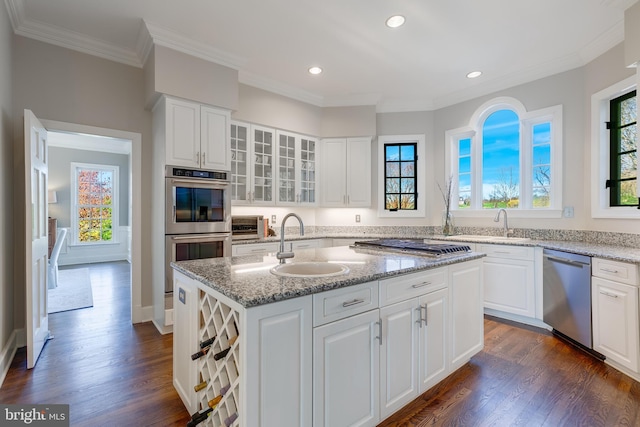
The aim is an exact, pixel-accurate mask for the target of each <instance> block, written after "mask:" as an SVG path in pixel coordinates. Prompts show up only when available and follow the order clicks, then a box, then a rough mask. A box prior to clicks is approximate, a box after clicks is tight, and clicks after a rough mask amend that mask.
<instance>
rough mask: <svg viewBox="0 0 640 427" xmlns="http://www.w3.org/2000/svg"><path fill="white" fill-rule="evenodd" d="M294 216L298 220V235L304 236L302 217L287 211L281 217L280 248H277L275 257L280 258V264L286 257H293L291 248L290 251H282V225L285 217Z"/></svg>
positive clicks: (284, 222)
mask: <svg viewBox="0 0 640 427" xmlns="http://www.w3.org/2000/svg"><path fill="white" fill-rule="evenodd" d="M291 216H293V217H295V218H296V219H297V220H298V222H299V223H300V235H301V236H304V224H303V223H302V218H300V217H299V216H298V215H297V214H295V213H293V212H292V213H288V214H286V215H285V217H284V218H282V225H281V226H280V249H279V250H278V253H277V254H276V258H278V259H279V260H280V264H284V263H285V259H287V258H293V256H294V253H293V250H292V251H291V252H285V251H284V226H285V224H286V222H287V219H289V217H291Z"/></svg>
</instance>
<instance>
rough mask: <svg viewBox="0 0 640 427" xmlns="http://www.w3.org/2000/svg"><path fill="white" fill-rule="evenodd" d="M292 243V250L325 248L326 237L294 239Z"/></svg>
mask: <svg viewBox="0 0 640 427" xmlns="http://www.w3.org/2000/svg"><path fill="white" fill-rule="evenodd" d="M285 243H287V242H285ZM290 243H291V250H293V251H295V250H297V249H314V248H324V239H308V240H294V241H292V242H290Z"/></svg>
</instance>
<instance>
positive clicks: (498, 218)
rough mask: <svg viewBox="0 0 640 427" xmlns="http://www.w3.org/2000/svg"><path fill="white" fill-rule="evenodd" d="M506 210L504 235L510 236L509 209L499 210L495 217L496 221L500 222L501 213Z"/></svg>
mask: <svg viewBox="0 0 640 427" xmlns="http://www.w3.org/2000/svg"><path fill="white" fill-rule="evenodd" d="M502 212H504V232H503V235H504V237H509V226H508V225H507V211H506V210H505V209H500V210H499V211H498V214H497V215H496V217H495V218H493V221H494V222H499V221H500V214H501V213H502Z"/></svg>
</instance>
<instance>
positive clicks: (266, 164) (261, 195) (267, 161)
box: [250, 125, 275, 203]
mask: <svg viewBox="0 0 640 427" xmlns="http://www.w3.org/2000/svg"><path fill="white" fill-rule="evenodd" d="M251 134H252V136H253V144H252V147H253V155H252V160H253V169H252V171H253V189H252V191H251V198H250V201H251V203H273V180H274V176H273V164H274V158H273V153H274V136H275V135H274V134H275V132H274V130H273V129H270V128H264V127H261V126H253V125H252V126H251Z"/></svg>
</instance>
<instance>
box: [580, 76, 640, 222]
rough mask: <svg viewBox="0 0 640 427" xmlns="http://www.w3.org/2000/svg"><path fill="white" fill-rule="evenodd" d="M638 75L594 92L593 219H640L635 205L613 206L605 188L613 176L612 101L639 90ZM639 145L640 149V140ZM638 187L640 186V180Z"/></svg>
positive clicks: (592, 145)
mask: <svg viewBox="0 0 640 427" xmlns="http://www.w3.org/2000/svg"><path fill="white" fill-rule="evenodd" d="M638 75H640V73H639V74H638ZM637 78H640V77H636V76H631V77H628V78H626V79H624V80H622V81H620V82H618V83H616V84H614V85H611V86H609V87H608V88H605V89H603V90H601V91H599V92H596V93H594V94H593V95H591V170H592V171H595V173H592V174H591V188H592V190H591V217H592V218H616V219H618V218H635V219H637V218H640V211H639V210H638V209H637V208H635V207H633V206H629V207H610V206H609V191H608V190H607V189H606V188H604V182H605V180H607V179H608V178H609V132H608V131H607V129H606V125H605V122H606V121H607V120H609V101H610V100H611V99H613V98H616V97H618V96H620V95H623V94H625V93H627V92H629V91H631V90H633V89H634V88H636V89H637V87H638V81H637ZM636 99H637V96H636ZM638 138H640V133H638ZM638 147H639V148H640V141H639V142H638ZM638 186H639V187H640V179H638ZM639 190H640V188H639ZM639 194H640V193H639Z"/></svg>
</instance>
